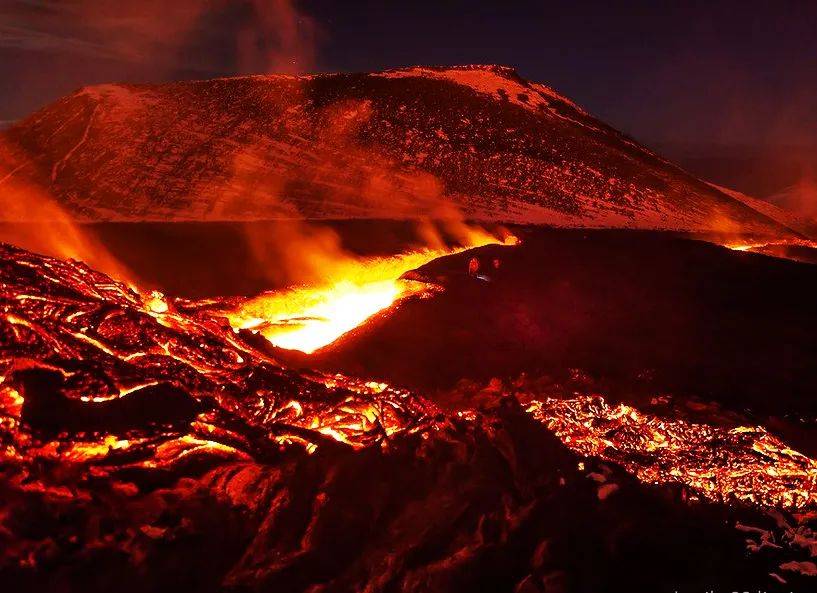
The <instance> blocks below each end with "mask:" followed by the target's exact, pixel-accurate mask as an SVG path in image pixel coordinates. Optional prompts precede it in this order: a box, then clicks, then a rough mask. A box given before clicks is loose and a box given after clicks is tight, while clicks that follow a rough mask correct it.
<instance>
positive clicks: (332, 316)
mask: <svg viewBox="0 0 817 593" xmlns="http://www.w3.org/2000/svg"><path fill="white" fill-rule="evenodd" d="M468 239H469V241H468V243H467V245H466V246H464V247H460V248H456V249H422V250H418V251H410V252H406V253H402V254H399V255H395V256H392V257H371V258H350V257H347V258H343V259H341V260H339V261H335V262H333V265H332V269H331V270H327V273H326V279H325V280H323V281H322V282H320V283H318V284H303V285H299V286H295V287H291V288H288V289H286V290H283V291H275V292H269V293H265V294H262V295H260V296H258V297H255V298H252V299H248V300H246V301H242V302H240V303H239V304H238V305H237V306H236V307H235V308H233V309H229V310H227V311H224V312H223V313H222V314H223V315H224V316H225V317H226V318H227V319H228V320H229V321H230V325H232V326H233V327H234V328H235V329H249V330H252V331H256V332H258V333H260V334H261V335H263V336H264V337H265V338H266V339H267V340H269V341H270V342H271V343H272V344H274V345H275V346H278V347H279V348H286V349H290V350H300V351H302V352H305V353H307V354H310V353H312V352H314V351H315V350H317V349H319V348H321V347H323V346H326V345H327V344H330V343H332V342H334V341H335V340H337V339H338V338H339V337H340V336H341V335H343V334H345V333H346V332H348V331H350V330H352V329H354V328H355V327H357V326H359V325H360V324H362V323H363V322H364V321H366V320H367V319H369V318H370V317H372V316H373V315H375V314H377V313H378V312H380V311H383V310H384V309H386V308H387V307H389V306H391V305H392V304H394V303H395V302H398V301H399V300H400V299H403V298H406V297H409V296H417V295H422V294H427V293H428V292H429V291H430V290H433V288H432V287H429V285H427V284H424V283H420V282H415V281H412V280H408V279H404V278H402V276H403V274H405V273H406V272H408V271H410V270H413V269H415V268H418V267H420V266H422V265H424V264H426V263H428V262H430V261H432V260H434V259H437V258H439V257H442V256H445V255H451V254H453V253H458V252H460V251H463V250H464V249H466V248H471V247H480V246H483V245H488V244H491V243H501V242H509V243H513V242H515V240H516V239H515V237H513V236H509V237H506V238H504V239H499V238H496V237H494V236H493V235H490V234H488V233H485V232H476V231H473V232H471V233H469V236H468Z"/></svg>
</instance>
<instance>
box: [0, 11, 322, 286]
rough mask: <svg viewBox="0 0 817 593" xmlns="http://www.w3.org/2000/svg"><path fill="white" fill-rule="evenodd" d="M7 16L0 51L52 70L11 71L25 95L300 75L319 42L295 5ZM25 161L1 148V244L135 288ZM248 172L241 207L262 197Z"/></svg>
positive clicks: (311, 62)
mask: <svg viewBox="0 0 817 593" xmlns="http://www.w3.org/2000/svg"><path fill="white" fill-rule="evenodd" d="M0 16H2V19H0V50H6V51H8V50H21V51H23V52H24V53H25V55H28V56H31V55H34V56H40V57H41V58H42V59H43V60H44V61H45V62H46V63H44V64H43V67H31V66H30V65H27V66H29V67H25V68H21V69H20V70H17V71H14V72H10V73H9V77H8V78H6V82H8V81H10V80H12V79H16V81H17V82H18V84H17V85H16V86H17V87H18V88H20V92H21V93H30V92H31V89H32V88H33V89H38V88H40V87H43V86H45V87H47V88H50V89H52V90H51V92H52V93H53V92H56V93H61V92H64V89H63V88H60V87H61V86H64V85H63V84H60V83H64V81H73V82H70V83H69V84H70V85H71V87H70V88H73V87H76V86H80V85H84V84H87V83H93V82H100V81H107V80H108V79H107V78H106V77H108V76H110V77H111V79H113V76H116V78H115V79H113V80H124V81H127V82H131V81H134V82H135V81H140V80H149V81H164V80H170V79H175V78H179V77H182V78H183V77H188V76H189V75H191V74H193V75H196V74H199V75H204V76H210V75H212V74H216V73H218V74H239V73H268V72H287V73H296V72H302V71H305V70H308V69H310V68H312V67H313V65H314V60H315V56H316V52H317V41H318V37H319V35H318V28H317V26H316V24H315V22H314V21H313V20H312V19H311V18H310V17H309V16H307V15H305V14H303V13H302V12H301V10H300V8H299V7H298V5H297V3H296V2H295V1H293V0H173V1H172V2H167V1H165V0H140V1H139V2H121V1H120V0H62V1H60V2H53V1H48V0H26V1H21V0H13V1H11V2H8V3H6V4H5V5H4V6H3V7H0ZM114 73H115V74H114ZM4 77H5V75H4ZM11 102H12V103H14V97H12V98H11ZM247 156H248V155H245V157H247ZM250 156H251V155H250ZM26 160H27V159H26V158H25V157H20V153H19V151H17V150H15V149H14V147H11V146H8V145H0V208H2V212H3V216H2V219H3V220H4V221H6V222H5V223H4V224H3V225H2V229H0V239H2V240H5V241H8V242H11V243H14V244H17V245H20V246H22V247H25V248H27V249H31V250H33V251H37V252H41V253H45V254H48V255H54V256H58V257H62V258H71V259H78V260H82V261H84V262H86V263H87V264H89V265H90V266H92V267H94V268H96V269H99V270H101V271H104V272H106V273H108V274H110V275H112V276H114V277H116V278H117V279H120V280H125V281H128V282H131V283H136V282H138V281H137V280H136V278H135V276H134V274H133V273H132V272H131V271H130V270H128V269H126V267H125V266H123V265H122V264H121V263H119V262H118V261H117V260H116V258H114V257H113V256H112V255H111V254H110V252H109V251H108V250H107V249H106V248H105V247H104V246H103V245H102V244H101V243H100V242H99V241H98V240H97V239H96V238H95V237H94V236H93V235H92V233H91V232H90V231H89V230H88V228H87V227H82V226H80V225H79V224H77V223H76V221H75V220H73V218H72V216H71V215H70V214H69V213H68V212H67V211H66V210H65V209H64V208H62V207H61V206H60V204H59V202H58V200H57V199H55V198H54V196H53V195H52V194H51V191H50V190H49V189H48V188H44V187H41V186H39V185H36V184H34V183H33V182H31V181H28V180H27V179H26V176H25V175H24V172H25V170H26V167H27V166H29V165H28V163H26ZM247 168H248V165H246V164H242V163H241V161H240V159H237V162H236V176H235V178H234V179H235V183H236V184H237V186H238V188H237V189H238V190H239V193H240V194H241V195H242V196H243V197H242V199H244V200H247V199H258V198H260V197H261V196H260V194H259V193H256V194H254V195H253V194H252V193H249V194H248V193H247V191H244V190H246V189H247V188H248V187H250V186H252V185H253V184H252V179H244V180H243V181H242V179H243V178H242V175H243V173H242V171H243V170H245V169H247ZM242 184H243V185H244V186H245V187H244V188H243V190H242V187H241V186H242ZM268 193H269V192H267V194H268ZM272 193H275V192H272Z"/></svg>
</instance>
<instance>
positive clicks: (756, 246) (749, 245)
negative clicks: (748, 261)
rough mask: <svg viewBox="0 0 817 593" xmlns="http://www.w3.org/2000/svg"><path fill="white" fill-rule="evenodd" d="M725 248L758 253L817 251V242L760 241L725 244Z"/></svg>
mask: <svg viewBox="0 0 817 593" xmlns="http://www.w3.org/2000/svg"><path fill="white" fill-rule="evenodd" d="M723 246H724V247H726V248H728V249H732V250H733V251H756V250H762V249H764V248H768V247H808V248H811V249H817V242H815V241H809V240H808V239H778V240H766V241H763V240H758V241H741V240H737V241H733V242H725V243H723Z"/></svg>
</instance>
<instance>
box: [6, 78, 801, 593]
mask: <svg viewBox="0 0 817 593" xmlns="http://www.w3.org/2000/svg"><path fill="white" fill-rule="evenodd" d="M0 198H2V202H0V203H2V204H3V206H4V208H3V211H2V213H0V219H3V222H5V223H7V224H4V225H3V226H2V230H3V231H4V232H6V231H8V233H7V235H6V237H9V236H11V237H20V240H16V239H14V240H11V239H10V240H9V241H8V242H5V243H0V582H2V583H3V584H4V585H5V586H6V587H7V588H8V589H9V590H14V591H31V592H42V591H49V592H50V591H54V592H69V593H73V592H74V591H76V592H82V593H93V592H96V591H99V592H103V591H110V590H113V589H115V590H117V591H122V592H123V593H127V592H130V591H133V592H134V593H136V592H139V593H143V592H146V591H150V592H162V593H164V592H173V593H179V592H180V591H204V592H213V593H231V592H232V593H239V592H241V593H246V592H254V591H258V592H262V591H282V592H284V593H318V592H320V593H345V592H347V591H366V592H369V593H392V592H403V593H421V592H422V593H426V592H431V593H437V592H439V593H443V592H446V593H448V592H454V593H457V592H463V593H465V592H471V591H476V590H490V591H507V592H509V593H510V592H513V593H542V592H546V593H553V592H557V593H558V592H561V593H566V592H576V593H591V592H597V591H610V592H622V593H623V592H628V593H629V592H631V591H706V590H712V588H713V587H716V588H718V587H720V588H724V589H725V590H730V591H731V590H735V591H750V590H751V591H755V590H757V591H777V590H780V591H801V590H811V589H813V588H814V582H815V578H817V405H816V404H815V402H814V398H813V397H812V394H813V392H814V388H815V385H817V371H815V365H814V360H815V356H817V346H816V344H817V343H816V342H815V340H814V335H815V333H817V314H816V313H815V308H814V304H813V294H814V292H815V290H817V274H816V273H815V271H816V270H817V268H815V265H814V262H817V244H816V243H814V241H813V240H811V238H810V232H809V227H807V226H804V225H803V224H802V221H800V220H797V219H794V218H792V217H790V216H788V215H786V214H784V213H783V212H782V211H780V210H779V209H777V208H776V207H775V206H773V205H771V204H768V203H766V202H761V201H759V200H755V199H753V198H751V197H749V196H745V195H743V194H740V193H737V192H733V191H730V190H728V189H725V188H719V187H717V186H714V185H712V184H710V183H707V182H704V181H702V180H699V179H697V178H695V177H694V176H692V175H689V174H688V173H686V172H684V171H683V170H682V169H680V168H678V167H677V166H675V165H673V164H672V163H670V162H668V161H666V160H664V159H662V158H661V157H660V156H658V155H656V154H654V153H652V152H650V151H649V150H647V149H646V148H645V147H643V146H641V145H639V144H638V143H637V142H636V141H635V140H633V139H632V138H629V137H627V136H625V135H624V134H622V133H620V132H617V131H616V130H614V129H613V128H611V127H609V126H607V125H606V124H604V123H602V122H600V121H599V120H598V119H596V118H594V117H593V116H592V115H590V114H589V113H587V112H586V111H585V110H583V109H582V108H581V107H579V106H578V105H576V104H575V103H573V102H572V101H570V100H569V99H567V98H565V97H563V96H561V95H559V94H558V93H556V92H555V91H554V90H552V89H550V88H549V87H547V86H544V85H542V84H538V83H533V82H529V81H526V80H524V79H523V78H521V77H520V76H519V75H518V74H517V73H516V72H515V71H514V70H512V69H510V68H506V67H501V66H460V67H415V68H403V69H398V70H389V71H385V72H377V73H369V74H318V75H307V76H284V75H265V76H247V77H237V78H223V79H215V80H206V81H194V82H175V83H170V84H160V85H134V84H107V85H101V86H94V87H87V88H83V89H81V90H79V91H77V92H76V93H74V94H72V95H70V96H68V97H65V98H63V99H61V100H59V101H57V102H56V103H54V104H52V105H49V106H47V107H45V108H44V109H42V110H40V111H38V112H36V113H34V114H33V115H31V116H29V117H28V118H26V119H24V120H22V121H20V122H18V123H17V124H15V125H13V126H12V127H10V128H9V129H7V130H5V131H3V132H1V133H0ZM55 221H56V222H55ZM46 223H48V224H46ZM52 223H53V224H54V226H52ZM557 227H559V228H557ZM561 227H569V228H561ZM55 229H56V230H55ZM15 233H16V234H15ZM11 243H15V244H11ZM31 245H34V247H31V248H27V246H28V247H30V246H31ZM58 254H60V256H57V255H58Z"/></svg>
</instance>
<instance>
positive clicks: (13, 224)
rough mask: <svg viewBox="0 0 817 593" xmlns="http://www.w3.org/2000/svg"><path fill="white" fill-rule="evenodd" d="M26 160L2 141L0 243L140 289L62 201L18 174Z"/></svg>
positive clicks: (120, 264) (126, 270)
mask: <svg viewBox="0 0 817 593" xmlns="http://www.w3.org/2000/svg"><path fill="white" fill-rule="evenodd" d="M25 164H26V163H25V161H22V162H21V161H18V160H17V159H15V158H14V156H13V152H12V151H11V150H10V148H9V147H8V146H7V145H6V144H5V143H4V142H2V141H0V211H2V213H3V222H2V223H0V241H4V242H7V243H11V244H13V245H17V246H19V247H23V248H25V249H28V250H30V251H35V252H37V253H42V254H45V255H51V256H55V257H60V258H62V259H75V260H79V261H83V262H85V263H86V264H88V265H89V266H90V267H92V268H94V269H96V270H99V271H102V272H105V273H106V274H108V275H109V276H111V277H113V278H115V279H117V280H120V281H122V282H126V283H128V284H130V285H132V286H134V285H135V286H138V285H139V281H138V279H137V278H136V276H135V275H134V273H133V272H132V271H131V270H129V269H128V268H127V267H126V266H124V265H123V264H122V263H121V262H119V261H118V260H117V259H116V258H115V257H114V256H113V255H112V254H111V253H110V252H109V251H108V249H107V248H106V247H105V246H104V245H103V244H102V243H101V242H100V241H98V240H97V239H96V237H94V235H93V234H92V233H91V232H89V231H88V230H87V229H85V228H82V227H81V226H80V225H79V224H77V223H76V222H75V221H74V220H73V219H72V217H71V216H70V215H68V214H67V213H66V212H65V211H64V210H63V209H62V208H61V207H60V206H59V205H58V202H57V201H56V200H55V199H54V198H53V197H52V196H51V195H50V194H49V193H48V192H47V191H45V190H43V189H42V188H41V187H39V186H38V185H35V184H33V183H30V182H27V181H25V180H24V178H22V177H20V176H17V175H15V173H16V172H18V171H19V170H20V169H22V168H23V167H24V166H25Z"/></svg>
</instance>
